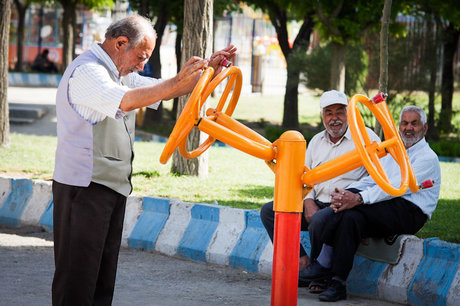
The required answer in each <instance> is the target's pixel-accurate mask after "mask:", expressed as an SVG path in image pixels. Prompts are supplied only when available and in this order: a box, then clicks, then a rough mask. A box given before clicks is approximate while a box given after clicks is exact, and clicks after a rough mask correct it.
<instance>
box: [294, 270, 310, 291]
mask: <svg viewBox="0 0 460 306" xmlns="http://www.w3.org/2000/svg"><path fill="white" fill-rule="evenodd" d="M299 272H300V271H299ZM309 285H310V282H309V281H308V282H307V281H303V280H301V279H300V277H299V282H298V284H297V286H298V287H299V288H304V287H308V286H309Z"/></svg>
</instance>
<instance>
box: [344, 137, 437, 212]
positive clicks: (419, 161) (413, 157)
mask: <svg viewBox="0 0 460 306" xmlns="http://www.w3.org/2000/svg"><path fill="white" fill-rule="evenodd" d="M407 154H408V155H409V159H410V162H411V164H412V168H413V169H414V174H415V177H416V178H417V183H418V184H421V183H422V182H423V181H425V180H427V179H431V180H433V181H434V182H435V184H434V186H433V187H431V188H427V189H422V190H420V191H419V192H417V193H412V192H411V191H410V189H407V191H406V193H405V194H404V195H403V196H402V198H404V199H406V200H408V201H410V202H412V203H414V204H415V205H417V206H418V207H420V209H421V210H422V211H423V212H424V213H425V214H426V215H427V216H428V218H431V215H432V213H433V211H434V210H435V208H436V205H437V203H438V199H439V192H440V190H441V167H440V165H439V159H438V156H437V155H436V153H434V152H433V150H432V149H431V148H430V146H429V145H428V143H427V142H426V141H425V138H422V139H421V140H420V141H419V142H417V143H416V144H414V145H413V146H412V147H410V148H409V149H407ZM380 161H381V163H382V166H383V169H385V171H386V173H387V176H388V178H389V180H390V182H391V185H392V186H393V187H395V188H399V185H400V183H401V174H400V169H399V165H398V164H397V163H396V161H395V160H394V159H393V157H392V156H391V155H389V154H388V155H387V156H385V157H383V158H381V159H380ZM349 187H350V188H356V189H359V190H362V191H361V192H360V193H361V195H362V197H363V201H364V203H365V204H373V203H378V202H382V201H385V200H389V199H391V198H394V197H393V196H391V195H389V194H387V193H386V192H385V191H383V190H382V189H381V188H380V187H379V186H378V185H377V184H376V183H375V182H374V180H373V179H372V178H371V177H370V176H369V177H365V178H363V179H362V180H360V181H359V182H356V183H353V184H351V185H350V186H349Z"/></svg>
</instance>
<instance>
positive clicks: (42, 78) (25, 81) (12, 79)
mask: <svg viewBox="0 0 460 306" xmlns="http://www.w3.org/2000/svg"><path fill="white" fill-rule="evenodd" d="M61 78H62V76H61V75H60V74H48V73H21V72H9V73H8V86H37V87H58V85H59V82H60V81H61Z"/></svg>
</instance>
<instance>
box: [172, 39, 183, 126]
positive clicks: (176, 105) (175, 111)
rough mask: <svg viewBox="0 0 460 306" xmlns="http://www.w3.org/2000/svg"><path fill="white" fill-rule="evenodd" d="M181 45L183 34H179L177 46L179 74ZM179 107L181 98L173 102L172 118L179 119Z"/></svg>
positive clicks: (178, 68)
mask: <svg viewBox="0 0 460 306" xmlns="http://www.w3.org/2000/svg"><path fill="white" fill-rule="evenodd" d="M181 44H182V33H179V32H177V34H176V44H175V50H176V65H177V72H179V70H180V63H181V58H182V51H181ZM178 107H179V98H175V99H174V102H173V108H172V116H174V118H177V109H178Z"/></svg>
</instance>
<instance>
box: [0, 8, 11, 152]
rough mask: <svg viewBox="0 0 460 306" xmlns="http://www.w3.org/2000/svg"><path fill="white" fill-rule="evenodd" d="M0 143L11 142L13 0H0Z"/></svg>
mask: <svg viewBox="0 0 460 306" xmlns="http://www.w3.org/2000/svg"><path fill="white" fill-rule="evenodd" d="M0 8H1V9H2V10H1V13H0V35H1V37H2V42H1V43H0V145H2V146H7V145H9V143H10V119H9V110H8V100H7V91H8V45H9V41H10V40H9V36H10V18H11V0H0Z"/></svg>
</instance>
